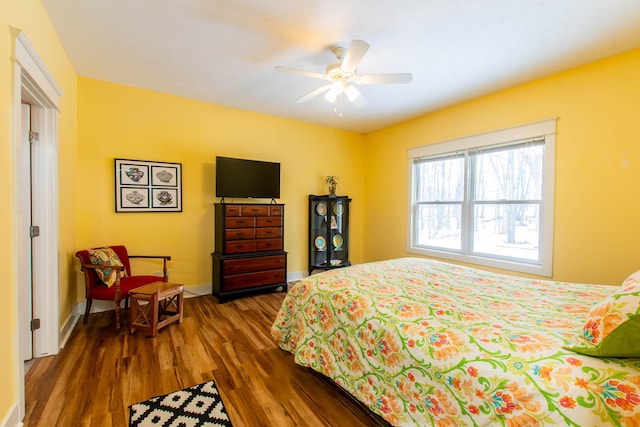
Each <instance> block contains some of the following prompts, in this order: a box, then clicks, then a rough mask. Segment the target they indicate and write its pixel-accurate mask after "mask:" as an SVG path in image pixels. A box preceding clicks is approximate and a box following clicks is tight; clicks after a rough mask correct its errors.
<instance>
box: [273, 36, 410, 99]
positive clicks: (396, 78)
mask: <svg viewBox="0 0 640 427" xmlns="http://www.w3.org/2000/svg"><path fill="white" fill-rule="evenodd" d="M368 49H369V44H368V43H367V42H365V41H363V40H353V41H352V42H351V44H350V45H349V49H345V48H344V47H335V48H333V49H332V51H333V53H334V55H335V56H336V58H337V59H338V61H337V62H334V63H332V64H329V65H328V66H327V71H326V73H325V74H320V73H314V72H312V71H305V70H299V69H297V68H289V67H281V66H278V67H275V69H276V70H277V71H285V72H288V73H294V74H300V75H303V76H307V77H314V78H317V79H322V80H327V81H328V82H329V83H327V84H325V85H324V86H322V87H319V88H318V89H316V90H314V91H312V92H309V93H308V94H306V95H304V96H303V97H301V98H299V99H297V100H296V102H297V103H301V102H305V101H308V100H310V99H311V98H313V97H315V96H318V95H320V94H321V93H324V92H326V93H325V95H324V97H325V99H326V100H327V101H329V102H331V103H334V102H336V99H338V97H339V96H340V95H342V94H345V95H346V96H347V98H348V99H349V101H351V102H352V103H353V104H354V105H355V106H357V107H361V106H363V105H365V104H366V103H367V101H366V99H364V97H363V96H362V94H361V93H360V91H359V90H358V89H357V88H356V87H355V85H371V84H390V83H396V84H397V83H409V82H410V81H411V80H412V79H413V76H412V75H411V74H410V73H396V74H357V73H356V68H357V67H358V64H360V61H361V60H362V58H363V57H364V54H365V53H367V50H368Z"/></svg>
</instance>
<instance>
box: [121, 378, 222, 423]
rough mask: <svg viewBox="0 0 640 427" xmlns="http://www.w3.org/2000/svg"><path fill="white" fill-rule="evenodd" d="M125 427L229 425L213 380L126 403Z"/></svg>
mask: <svg viewBox="0 0 640 427" xmlns="http://www.w3.org/2000/svg"><path fill="white" fill-rule="evenodd" d="M129 427H231V420H229V415H228V414H227V411H226V409H224V405H223V404H222V399H221V398H220V394H219V393H218V389H217V388H216V385H215V383H214V382H213V381H209V382H206V383H203V384H198V385H195V386H193V387H189V388H185V389H184V390H178V391H176V392H173V393H170V394H166V395H164V396H157V397H152V398H151V399H149V400H146V401H144V402H140V403H136V404H135V405H131V406H129Z"/></svg>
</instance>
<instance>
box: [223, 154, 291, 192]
mask: <svg viewBox="0 0 640 427" xmlns="http://www.w3.org/2000/svg"><path fill="white" fill-rule="evenodd" d="M216 197H222V198H225V197H239V198H255V199H279V198H280V163H273V162H262V161H258V160H246V159H234V158H231V157H220V156H217V157H216Z"/></svg>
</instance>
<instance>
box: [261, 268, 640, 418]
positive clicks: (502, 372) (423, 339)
mask: <svg viewBox="0 0 640 427" xmlns="http://www.w3.org/2000/svg"><path fill="white" fill-rule="evenodd" d="M639 300H640V272H638V273H635V274H633V275H631V276H630V277H629V278H628V279H627V280H625V282H624V283H623V284H622V285H621V286H608V285H587V284H574V283H561V282H554V281H545V280H536V279H526V278H521V277H515V276H508V275H501V274H496V273H491V272H487V271H483V270H479V269H473V268H469V267H463V266H458V265H452V264H448V263H444V262H439V261H434V260H427V259H420V258H400V259H394V260H389V261H381V262H375V263H368V264H360V265H356V266H352V267H348V268H341V269H335V270H330V271H327V272H323V273H320V274H315V275H312V276H309V277H307V278H305V279H303V280H301V281H300V282H298V283H297V284H296V285H295V286H293V287H292V289H291V290H290V291H289V293H288V294H287V296H286V298H285V300H284V301H283V304H282V307H281V308H280V310H279V312H278V314H277V317H276V319H275V321H274V324H273V326H272V329H271V334H272V336H273V337H274V339H276V341H277V342H278V344H279V346H280V347H281V348H282V349H283V350H286V351H288V352H291V353H292V354H293V355H294V360H295V362H296V363H298V364H300V365H302V366H306V367H309V368H311V369H313V370H315V371H317V372H319V373H320V374H322V375H324V376H326V377H328V378H330V379H331V380H332V381H333V382H335V383H336V384H337V385H338V386H340V387H341V388H342V389H343V390H345V391H346V392H348V393H349V394H351V395H352V396H354V397H355V398H356V399H357V400H358V401H360V402H361V403H363V404H364V405H365V406H366V407H368V408H369V409H370V410H371V411H373V412H374V413H375V414H378V415H379V416H381V417H382V418H383V419H384V420H386V421H387V422H388V423H389V424H391V425H394V426H500V425H502V426H529V425H537V426H550V425H555V426H558V425H561V426H563V425H572V426H580V427H584V426H608V425H620V426H640V357H637V356H640V325H638V324H637V323H638V322H640V307H638V301H639ZM612 355H613V356H612ZM622 356H624V357H622ZM629 356H631V357H629Z"/></svg>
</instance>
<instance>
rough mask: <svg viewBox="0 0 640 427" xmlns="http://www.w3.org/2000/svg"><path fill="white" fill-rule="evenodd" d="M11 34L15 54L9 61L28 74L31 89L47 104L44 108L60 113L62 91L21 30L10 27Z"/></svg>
mask: <svg viewBox="0 0 640 427" xmlns="http://www.w3.org/2000/svg"><path fill="white" fill-rule="evenodd" d="M11 34H12V35H13V36H14V37H15V48H14V49H15V52H14V54H13V56H12V58H11V59H13V60H14V61H15V62H17V63H18V64H19V65H20V67H21V68H22V69H23V70H25V71H26V72H27V73H28V74H29V77H31V79H32V80H33V82H34V83H35V86H34V87H33V88H32V89H33V90H35V91H37V92H38V93H39V95H40V97H41V98H42V99H43V100H46V101H47V102H48V105H46V107H47V108H52V107H53V108H55V109H56V110H58V111H60V99H59V98H60V97H61V96H62V95H63V93H62V89H60V86H58V84H57V83H56V81H55V79H54V78H53V76H52V75H51V73H50V72H49V70H48V69H47V66H46V65H45V64H44V62H43V61H42V59H40V56H39V55H38V52H36V50H35V49H34V48H33V46H32V45H31V43H30V42H29V39H27V36H26V35H25V34H24V33H23V32H22V30H20V29H18V28H13V27H11Z"/></svg>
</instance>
